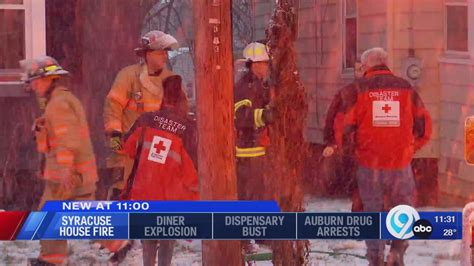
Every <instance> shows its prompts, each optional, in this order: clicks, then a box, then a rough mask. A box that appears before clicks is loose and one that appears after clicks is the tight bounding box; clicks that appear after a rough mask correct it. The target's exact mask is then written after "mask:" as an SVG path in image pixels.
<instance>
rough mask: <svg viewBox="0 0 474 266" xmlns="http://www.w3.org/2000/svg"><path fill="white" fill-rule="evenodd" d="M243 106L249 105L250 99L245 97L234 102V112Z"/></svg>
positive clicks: (250, 104)
mask: <svg viewBox="0 0 474 266" xmlns="http://www.w3.org/2000/svg"><path fill="white" fill-rule="evenodd" d="M243 106H248V107H251V106H252V101H250V100H249V99H245V100H242V101H238V102H236V103H235V104H234V112H237V110H238V109H239V108H241V107H243Z"/></svg>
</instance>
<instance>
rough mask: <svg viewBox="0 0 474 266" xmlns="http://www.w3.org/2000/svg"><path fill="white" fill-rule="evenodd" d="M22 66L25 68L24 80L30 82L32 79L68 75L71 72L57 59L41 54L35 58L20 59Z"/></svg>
mask: <svg viewBox="0 0 474 266" xmlns="http://www.w3.org/2000/svg"><path fill="white" fill-rule="evenodd" d="M20 66H21V68H22V69H23V70H24V72H25V73H24V76H23V78H22V80H23V81H24V82H26V83H30V82H31V81H32V80H35V79H39V78H42V77H47V76H61V75H68V74H69V72H68V71H66V70H65V69H63V68H62V67H61V66H60V65H59V63H58V61H56V59H54V58H52V57H50V56H46V55H44V56H39V57H37V58H34V59H27V60H22V61H20Z"/></svg>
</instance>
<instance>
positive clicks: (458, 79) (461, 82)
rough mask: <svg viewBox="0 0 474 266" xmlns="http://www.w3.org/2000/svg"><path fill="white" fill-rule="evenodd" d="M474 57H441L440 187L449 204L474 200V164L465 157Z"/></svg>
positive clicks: (473, 97)
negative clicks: (469, 163) (465, 129)
mask: <svg viewBox="0 0 474 266" xmlns="http://www.w3.org/2000/svg"><path fill="white" fill-rule="evenodd" d="M473 73H474V60H472V59H450V58H446V57H443V58H441V59H440V79H441V83H442V87H441V103H440V121H441V124H440V154H441V159H440V165H439V168H440V177H439V182H440V190H441V196H442V197H443V198H444V199H445V200H444V201H445V202H447V203H448V204H465V203H466V202H469V201H472V200H474V193H473V190H472V188H473V187H474V167H473V166H469V165H467V164H466V162H465V161H464V121H465V119H466V117H467V116H472V115H474V89H473V85H474V75H473Z"/></svg>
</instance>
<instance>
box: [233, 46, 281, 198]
mask: <svg viewBox="0 0 474 266" xmlns="http://www.w3.org/2000/svg"><path fill="white" fill-rule="evenodd" d="M243 55H244V60H245V61H246V67H247V69H248V72H247V73H246V74H245V75H244V76H243V77H242V78H241V79H240V80H239V81H238V82H237V83H236V85H235V90H234V91H235V96H234V101H235V104H234V111H235V128H236V131H237V139H236V146H237V147H236V156H237V190H238V197H239V199H240V200H259V199H262V197H261V196H260V195H262V194H263V193H262V189H263V187H262V185H263V184H264V178H263V176H262V174H263V171H264V169H263V168H262V166H263V163H264V160H263V156H265V152H266V147H267V146H268V145H269V137H268V129H267V125H268V124H269V123H271V122H272V120H273V112H272V108H271V107H270V106H271V105H270V100H271V94H272V91H273V89H271V86H270V80H269V76H270V71H269V68H270V57H269V55H268V53H267V47H266V45H264V44H262V43H258V42H253V43H250V44H248V45H247V47H245V49H244V51H243Z"/></svg>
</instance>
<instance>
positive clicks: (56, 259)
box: [40, 176, 94, 265]
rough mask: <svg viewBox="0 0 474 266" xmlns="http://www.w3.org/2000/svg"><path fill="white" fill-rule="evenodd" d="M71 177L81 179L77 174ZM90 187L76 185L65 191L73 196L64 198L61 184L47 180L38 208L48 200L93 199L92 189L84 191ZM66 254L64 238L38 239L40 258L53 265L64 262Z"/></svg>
mask: <svg viewBox="0 0 474 266" xmlns="http://www.w3.org/2000/svg"><path fill="white" fill-rule="evenodd" d="M73 178H79V179H82V178H80V177H79V176H75V177H73ZM90 189H93V188H92V187H89V185H88V186H87V188H84V187H78V188H76V189H75V190H74V191H73V192H72V193H67V195H73V196H72V197H73V198H68V199H64V198H61V197H62V196H63V195H66V194H64V193H63V192H62V191H61V190H62V187H61V184H60V183H56V182H50V181H47V182H46V185H45V189H44V192H43V196H42V197H41V201H40V208H42V207H43V205H44V203H45V202H46V201H48V200H93V199H94V196H93V190H92V191H90V192H89V193H86V192H87V190H90ZM76 195H77V196H76ZM67 255H68V250H67V241H66V240H40V259H42V260H44V261H47V262H49V263H52V264H55V265H61V264H64V263H65V262H66V259H67Z"/></svg>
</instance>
